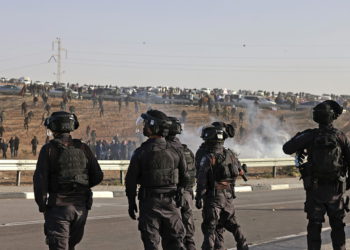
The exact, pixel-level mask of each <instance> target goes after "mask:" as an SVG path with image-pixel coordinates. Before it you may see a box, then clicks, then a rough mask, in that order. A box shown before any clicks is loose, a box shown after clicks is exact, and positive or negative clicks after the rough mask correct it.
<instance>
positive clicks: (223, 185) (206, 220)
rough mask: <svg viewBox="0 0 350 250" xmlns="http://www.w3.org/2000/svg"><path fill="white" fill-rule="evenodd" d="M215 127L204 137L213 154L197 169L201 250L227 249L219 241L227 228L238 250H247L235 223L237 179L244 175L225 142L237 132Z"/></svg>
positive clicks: (204, 132)
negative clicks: (222, 231)
mask: <svg viewBox="0 0 350 250" xmlns="http://www.w3.org/2000/svg"><path fill="white" fill-rule="evenodd" d="M213 124H214V125H210V126H207V127H204V128H203V129H202V135H201V137H202V138H203V140H204V141H205V144H207V146H208V147H210V148H211V149H212V150H211V152H209V153H207V154H204V155H203V156H202V157H201V160H200V163H199V167H198V169H197V170H198V175H197V192H196V207H197V208H198V209H201V208H202V207H203V212H202V215H203V223H202V231H203V234H204V241H203V244H202V249H203V250H207V249H224V248H223V244H222V243H221V242H217V241H218V240H219V239H216V237H217V230H218V228H219V229H220V228H225V229H226V230H228V231H229V232H231V233H232V235H233V236H234V238H235V240H236V242H237V249H238V250H246V249H248V245H247V242H246V238H245V237H244V236H243V234H242V232H241V230H240V226H239V225H238V223H237V221H236V217H235V208H234V204H233V199H234V198H235V193H234V186H235V181H236V178H237V177H238V176H239V175H243V174H244V172H243V170H241V164H240V162H239V160H238V159H237V156H236V154H235V153H234V152H233V151H231V150H230V149H226V148H224V141H225V139H226V138H228V137H233V136H234V129H233V127H232V126H230V125H229V124H225V123H222V122H215V123H213ZM203 201H204V205H203ZM219 236H220V235H219ZM221 237H222V235H221Z"/></svg>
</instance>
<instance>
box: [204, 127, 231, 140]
mask: <svg viewBox="0 0 350 250" xmlns="http://www.w3.org/2000/svg"><path fill="white" fill-rule="evenodd" d="M201 138H202V139H203V140H205V141H224V140H225V139H226V138H227V137H226V136H225V131H224V130H223V128H221V127H216V126H214V125H209V126H206V127H203V129H202V134H201Z"/></svg>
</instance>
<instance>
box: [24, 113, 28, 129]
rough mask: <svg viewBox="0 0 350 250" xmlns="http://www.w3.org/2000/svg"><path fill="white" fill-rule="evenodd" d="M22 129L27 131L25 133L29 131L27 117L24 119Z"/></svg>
mask: <svg viewBox="0 0 350 250" xmlns="http://www.w3.org/2000/svg"><path fill="white" fill-rule="evenodd" d="M23 127H24V129H25V130H27V132H28V130H29V118H28V116H27V115H26V116H25V117H24V124H23Z"/></svg>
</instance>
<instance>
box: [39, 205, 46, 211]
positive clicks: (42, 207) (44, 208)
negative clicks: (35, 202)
mask: <svg viewBox="0 0 350 250" xmlns="http://www.w3.org/2000/svg"><path fill="white" fill-rule="evenodd" d="M39 212H40V213H45V212H46V205H43V206H40V207H39Z"/></svg>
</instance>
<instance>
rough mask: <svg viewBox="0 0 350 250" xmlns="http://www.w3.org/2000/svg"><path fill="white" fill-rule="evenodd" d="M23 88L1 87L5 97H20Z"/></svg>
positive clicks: (14, 86)
mask: <svg viewBox="0 0 350 250" xmlns="http://www.w3.org/2000/svg"><path fill="white" fill-rule="evenodd" d="M21 90H22V89H21V88H20V87H17V86H16V85H2V86H0V93H1V94H5V95H18V94H19V93H20V92H21Z"/></svg>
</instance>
